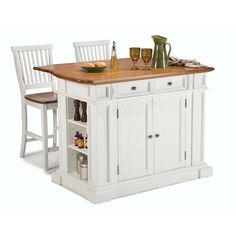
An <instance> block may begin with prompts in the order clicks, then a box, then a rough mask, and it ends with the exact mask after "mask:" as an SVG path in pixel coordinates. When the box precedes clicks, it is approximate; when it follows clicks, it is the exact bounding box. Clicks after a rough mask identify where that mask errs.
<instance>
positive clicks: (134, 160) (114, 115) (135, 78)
mask: <svg viewBox="0 0 236 236" xmlns="http://www.w3.org/2000/svg"><path fill="white" fill-rule="evenodd" d="M106 63H107V65H108V67H107V69H106V70H105V71H104V72H97V73H86V72H84V71H82V70H81V67H80V64H79V63H69V64H57V65H48V66H42V67H36V68H35V69H36V70H40V71H44V72H48V73H51V74H52V75H54V76H55V77H56V78H57V90H58V114H59V169H58V170H56V172H54V173H53V174H52V181H53V182H54V183H57V184H59V185H62V186H63V187H65V188H67V189H70V190H71V191H73V192H75V193H77V194H79V195H81V196H83V197H84V198H86V199H88V200H89V201H91V202H93V203H99V202H104V201H108V200H111V199H113V198H117V197H121V196H125V195H129V194H134V193H138V192H142V191H146V190H150V189H155V188H159V187H162V186H167V185H171V184H175V183H180V182H184V181H189V180H194V179H198V178H203V177H208V176H211V175H212V168H211V167H210V166H208V165H207V164H206V163H205V158H204V114H205V109H204V104H205V90H206V89H207V87H206V73H207V72H210V71H212V70H214V68H211V67H204V68H185V67H178V66H171V67H168V68H166V69H159V68H158V69H151V70H136V71H135V70H130V67H131V64H132V62H131V61H130V59H119V60H118V70H110V69H109V61H107V62H106ZM143 66H144V65H142V64H140V67H143ZM74 100H79V101H81V102H86V104H87V122H81V121H75V120H74V113H75V109H74ZM76 131H79V132H80V133H82V134H83V135H84V136H86V134H87V135H88V148H87V149H86V148H78V147H77V146H75V145H74V144H73V137H74V134H75V133H76ZM80 155H83V156H86V157H87V161H88V179H87V180H84V179H80V175H79V173H78V171H77V169H78V156H80Z"/></svg>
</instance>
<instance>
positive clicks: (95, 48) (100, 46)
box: [73, 40, 110, 62]
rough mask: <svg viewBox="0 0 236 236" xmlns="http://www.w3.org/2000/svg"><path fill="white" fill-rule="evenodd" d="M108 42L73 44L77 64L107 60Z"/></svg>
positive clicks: (108, 55) (108, 56) (108, 54)
mask: <svg viewBox="0 0 236 236" xmlns="http://www.w3.org/2000/svg"><path fill="white" fill-rule="evenodd" d="M109 45H110V40H100V41H86V42H74V43H73V46H74V49H75V58H76V61H77V62H85V61H97V60H108V59H109V58H110V53H109Z"/></svg>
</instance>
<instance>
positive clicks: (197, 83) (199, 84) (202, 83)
mask: <svg viewBox="0 0 236 236" xmlns="http://www.w3.org/2000/svg"><path fill="white" fill-rule="evenodd" d="M193 78H194V79H193V87H194V88H204V87H206V75H205V74H195V75H194V77H193Z"/></svg>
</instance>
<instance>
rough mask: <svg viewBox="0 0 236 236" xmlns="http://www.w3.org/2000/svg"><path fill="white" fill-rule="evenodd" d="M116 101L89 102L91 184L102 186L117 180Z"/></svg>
mask: <svg viewBox="0 0 236 236" xmlns="http://www.w3.org/2000/svg"><path fill="white" fill-rule="evenodd" d="M116 107H117V105H116V103H101V104H96V105H94V104H90V105H89V114H90V117H91V118H90V121H89V124H90V127H89V137H91V138H89V145H90V147H91V148H90V150H91V151H90V155H89V156H90V165H91V166H90V167H91V169H90V175H91V184H93V185H95V186H102V185H106V184H109V183H114V182H117V179H118V177H117V172H116V169H117V118H116Z"/></svg>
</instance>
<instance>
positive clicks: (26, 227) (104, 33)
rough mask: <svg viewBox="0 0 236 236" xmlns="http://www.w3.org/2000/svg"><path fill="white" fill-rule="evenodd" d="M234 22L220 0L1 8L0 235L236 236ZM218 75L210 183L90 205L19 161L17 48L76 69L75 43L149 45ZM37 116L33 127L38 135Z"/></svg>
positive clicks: (209, 110) (124, 47)
mask: <svg viewBox="0 0 236 236" xmlns="http://www.w3.org/2000/svg"><path fill="white" fill-rule="evenodd" d="M235 29H236V17H235V6H234V1H233V0H224V1H218V0H215V1H207V0H204V1H203V0H198V1H189V0H188V1H187V0H178V1H159V0H145V1H122V0H121V1H119V2H118V1H108V0H99V1H98V0H97V1H92V0H90V1H80V0H75V1H72V0H67V1H49V0H47V1H46V0H40V1H33V0H31V1H30V0H21V1H16V0H15V1H14V0H7V1H5V3H3V1H1V3H0V75H1V76H0V77H1V78H0V81H1V86H0V96H1V97H0V102H1V104H0V108H1V114H0V147H1V148H0V161H1V163H0V190H1V192H0V235H4V236H5V235H25V236H27V235H35V236H38V235H54V234H55V235H79V234H80V235H183V236H185V235H191V236H195V235H227V236H229V235H235V234H236V226H235V219H236V191H235V189H236V171H235V166H236V155H235V154H236V151H235V146H236V135H235V133H236V112H235V109H236V106H235V101H236V93H235V88H236V77H235V64H236V60H235V55H236V46H235V45H236V30H235ZM153 34H160V35H163V36H166V37H167V38H168V41H169V42H170V43H171V44H172V55H175V56H179V57H181V58H196V59H198V60H200V61H201V62H202V63H204V64H207V65H209V66H213V67H215V68H216V70H215V71H214V72H211V73H209V74H208V86H209V88H210V89H209V91H207V106H206V116H207V117H206V155H205V156H206V160H207V163H208V164H210V165H211V166H213V168H214V176H213V177H211V178H207V179H201V180H196V181H192V182H187V183H183V184H178V185H173V186H170V187H165V188H161V189H157V190H153V191H148V192H145V193H142V194H136V195H132V196H128V197H124V198H120V199H117V200H113V201H110V202H107V203H103V204H99V205H94V204H91V203H90V202H88V201H86V200H84V199H83V198H81V197H79V196H77V195H76V194H73V193H72V192H70V191H67V190H66V189H64V188H62V187H60V186H57V185H55V184H52V183H51V178H50V175H48V174H45V173H44V171H43V170H42V169H40V168H37V167H35V166H34V165H32V164H30V163H29V162H28V161H26V160H22V159H20V158H19V152H20V138H21V114H20V92H19V88H18V83H17V79H16V75H15V69H14V64H13V57H12V53H11V51H10V47H11V46H15V45H28V44H29V45H31V44H32V45H33V44H43V43H53V45H54V51H53V56H54V62H55V63H64V62H73V61H74V51H73V48H72V42H73V41H82V40H100V39H110V40H115V41H117V52H118V56H119V57H127V56H128V48H129V47H130V46H140V47H153V43H152V39H151V37H150V36H151V35H153ZM36 121H37V119H36V118H34V117H33V118H32V119H31V122H33V126H35V127H34V128H36V129H37V128H39V123H38V122H36Z"/></svg>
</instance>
